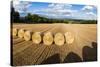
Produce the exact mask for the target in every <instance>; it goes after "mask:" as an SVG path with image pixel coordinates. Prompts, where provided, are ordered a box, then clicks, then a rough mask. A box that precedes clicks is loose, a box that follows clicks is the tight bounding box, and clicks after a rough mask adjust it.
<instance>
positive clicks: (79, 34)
mask: <svg viewBox="0 0 100 67" xmlns="http://www.w3.org/2000/svg"><path fill="white" fill-rule="evenodd" d="M13 27H15V28H18V29H20V28H23V29H26V30H30V31H33V32H37V31H39V32H42V33H44V32H47V31H50V32H52V33H53V34H55V33H58V32H61V33H65V32H71V33H72V34H73V35H74V37H75V41H74V42H73V43H72V44H66V43H65V44H64V45H63V46H57V45H54V44H52V45H50V46H46V45H43V43H41V44H34V43H33V42H32V41H24V39H20V38H18V37H13V39H12V42H13V44H12V45H13V65H30V64H45V63H50V62H52V63H63V62H64V61H67V62H71V61H72V62H78V61H92V60H96V48H95V49H93V48H94V45H95V46H97V44H96V43H97V26H96V24H13ZM86 46H87V47H88V48H89V49H90V50H87V51H86V52H84V50H83V49H84V47H86ZM89 51H90V52H89ZM91 51H92V52H91ZM84 53H86V57H87V54H88V56H89V57H88V58H86V59H88V60H86V59H85V60H84V55H85V54H84ZM89 53H90V54H89ZM69 54H71V56H72V57H71V59H72V60H71V61H70V60H69V58H67V59H66V57H67V56H69ZM72 54H74V55H75V56H76V55H77V57H75V56H74V55H72ZM52 56H56V57H54V58H53V57H52ZM51 57H52V58H53V60H52V58H51ZM50 58H51V59H50ZM56 58H57V59H56ZM46 59H48V60H49V61H46ZM65 59H66V60H65ZM75 59H76V60H75ZM78 59H79V60H78ZM56 60H57V61H56Z"/></svg>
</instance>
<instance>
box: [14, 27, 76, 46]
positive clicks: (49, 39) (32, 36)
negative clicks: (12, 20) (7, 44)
mask: <svg viewBox="0 0 100 67" xmlns="http://www.w3.org/2000/svg"><path fill="white" fill-rule="evenodd" d="M12 35H13V36H18V37H19V38H24V40H25V41H30V40H32V41H33V42H34V43H35V44H40V43H41V42H43V44H45V45H52V44H53V43H55V44H56V45H59V46H61V45H64V44H65V43H67V44H72V43H73V42H74V39H75V38H74V36H73V35H72V33H70V32H66V33H64V34H62V33H55V34H53V33H52V32H45V33H41V32H32V31H28V30H24V29H17V28H13V30H12Z"/></svg>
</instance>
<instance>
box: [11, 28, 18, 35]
mask: <svg viewBox="0 0 100 67" xmlns="http://www.w3.org/2000/svg"><path fill="white" fill-rule="evenodd" d="M17 34H18V29H17V28H13V29H12V35H13V36H17Z"/></svg>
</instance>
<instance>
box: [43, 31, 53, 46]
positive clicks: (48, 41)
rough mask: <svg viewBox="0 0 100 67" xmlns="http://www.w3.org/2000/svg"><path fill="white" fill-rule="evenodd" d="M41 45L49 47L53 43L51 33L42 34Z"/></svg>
mask: <svg viewBox="0 0 100 67" xmlns="http://www.w3.org/2000/svg"><path fill="white" fill-rule="evenodd" d="M43 43H44V45H51V44H52V43H53V35H52V34H51V32H46V33H44V36H43Z"/></svg>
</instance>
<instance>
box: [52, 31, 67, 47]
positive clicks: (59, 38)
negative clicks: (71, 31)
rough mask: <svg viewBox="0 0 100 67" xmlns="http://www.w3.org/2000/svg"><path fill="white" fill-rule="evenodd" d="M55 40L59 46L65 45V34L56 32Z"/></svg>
mask: <svg viewBox="0 0 100 67" xmlns="http://www.w3.org/2000/svg"><path fill="white" fill-rule="evenodd" d="M54 42H55V44H56V45H58V46H61V45H63V44H64V42H65V39H64V35H63V34H62V33H56V34H55V36H54Z"/></svg>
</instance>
